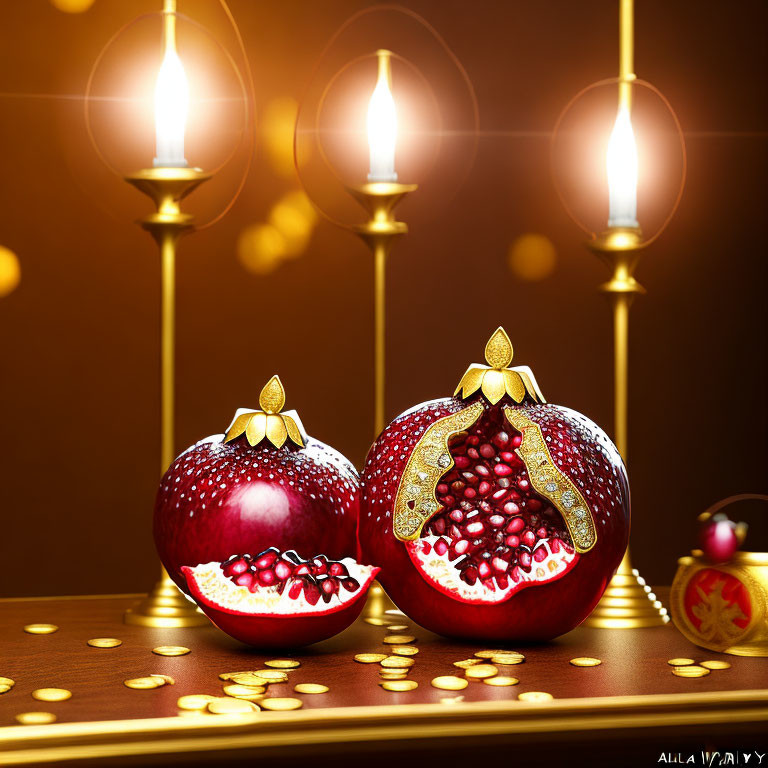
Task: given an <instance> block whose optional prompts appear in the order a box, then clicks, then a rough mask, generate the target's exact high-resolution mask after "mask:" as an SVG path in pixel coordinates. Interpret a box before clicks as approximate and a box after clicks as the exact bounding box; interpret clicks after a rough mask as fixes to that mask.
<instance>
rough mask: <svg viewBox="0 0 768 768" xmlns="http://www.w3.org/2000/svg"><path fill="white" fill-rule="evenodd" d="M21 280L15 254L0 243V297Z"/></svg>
mask: <svg viewBox="0 0 768 768" xmlns="http://www.w3.org/2000/svg"><path fill="white" fill-rule="evenodd" d="M20 282H21V265H20V264H19V259H18V256H16V254H15V253H14V252H13V251H11V250H9V249H8V248H4V247H3V246H2V245H0V297H2V296H7V295H8V294H9V293H12V292H13V291H14V290H15V289H16V286H18V284H19V283H20Z"/></svg>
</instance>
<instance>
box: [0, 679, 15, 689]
mask: <svg viewBox="0 0 768 768" xmlns="http://www.w3.org/2000/svg"><path fill="white" fill-rule="evenodd" d="M0 685H7V686H8V687H10V688H13V686H14V685H16V681H15V680H11V678H10V677H0Z"/></svg>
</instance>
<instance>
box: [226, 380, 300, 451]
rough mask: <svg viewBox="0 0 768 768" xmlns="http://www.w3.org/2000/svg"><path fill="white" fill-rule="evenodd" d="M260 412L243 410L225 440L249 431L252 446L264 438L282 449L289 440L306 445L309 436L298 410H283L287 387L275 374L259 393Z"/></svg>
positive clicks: (236, 415) (249, 441)
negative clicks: (285, 387)
mask: <svg viewBox="0 0 768 768" xmlns="http://www.w3.org/2000/svg"><path fill="white" fill-rule="evenodd" d="M259 405H260V406H261V410H260V411H251V410H246V409H241V410H239V411H238V412H237V413H236V414H235V418H234V421H233V422H232V424H231V425H230V427H229V429H228V430H227V434H226V436H225V438H224V442H225V443H228V442H230V441H231V440H235V439H236V438H238V437H240V435H242V434H245V438H246V440H248V443H249V445H252V446H256V445H258V444H259V443H260V442H261V441H262V440H263V439H264V438H266V439H267V440H269V442H270V443H272V445H274V446H275V448H282V447H283V445H284V444H285V441H286V440H290V441H291V442H293V443H295V444H296V445H298V446H299V447H300V448H303V447H304V444H305V442H306V439H307V436H306V433H305V432H304V427H303V425H302V423H301V419H299V415H298V414H297V413H296V411H286V413H280V411H282V409H283V406H284V405H285V389H284V388H283V383H282V382H281V381H280V377H279V376H273V377H272V378H271V379H270V380H269V381H268V382H267V383H266V384H265V385H264V389H262V390H261V394H260V395H259Z"/></svg>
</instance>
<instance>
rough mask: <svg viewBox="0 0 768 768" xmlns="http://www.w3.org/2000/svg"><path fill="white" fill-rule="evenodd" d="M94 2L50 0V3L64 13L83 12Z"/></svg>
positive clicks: (91, 0) (86, 0) (92, 0)
mask: <svg viewBox="0 0 768 768" xmlns="http://www.w3.org/2000/svg"><path fill="white" fill-rule="evenodd" d="M93 3H94V0H51V5H52V6H53V7H54V8H56V9H57V10H59V11H64V13H83V12H84V11H87V10H88V9H89V8H90V7H91V6H92V5H93Z"/></svg>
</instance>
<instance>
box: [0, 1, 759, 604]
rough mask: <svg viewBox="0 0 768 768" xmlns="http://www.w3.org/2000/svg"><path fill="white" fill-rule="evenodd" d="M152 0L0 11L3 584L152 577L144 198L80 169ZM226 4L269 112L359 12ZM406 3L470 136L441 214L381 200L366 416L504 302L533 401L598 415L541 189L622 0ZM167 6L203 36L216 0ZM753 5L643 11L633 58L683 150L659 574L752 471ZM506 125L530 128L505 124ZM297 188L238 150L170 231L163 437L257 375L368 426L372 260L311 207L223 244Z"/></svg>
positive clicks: (429, 394) (658, 416)
mask: <svg viewBox="0 0 768 768" xmlns="http://www.w3.org/2000/svg"><path fill="white" fill-rule="evenodd" d="M158 5H159V2H158V3H155V2H144V1H143V0H132V1H131V2H124V1H122V0H96V2H95V4H94V5H93V7H92V8H91V9H90V10H88V11H87V12H86V13H83V14H64V13H62V12H60V11H59V10H57V9H55V8H54V7H53V6H52V5H51V4H50V3H49V2H46V1H45V0H27V2H24V3H18V2H12V1H11V0H4V1H3V2H2V3H0V21H1V23H0V30H1V31H0V93H2V94H4V95H3V97H2V99H0V106H1V107H2V119H0V148H1V149H0V152H1V153H2V154H1V155H0V157H2V168H3V174H2V182H0V185H1V186H0V188H1V189H2V209H1V210H0V242H1V243H2V244H4V245H5V246H7V247H9V248H11V249H12V250H13V251H15V252H16V253H17V254H18V255H19V258H20V261H21V265H22V281H21V284H20V286H19V288H18V289H17V290H16V291H15V292H13V293H11V294H10V295H9V296H7V297H5V298H4V299H1V300H0V350H1V353H0V366H1V367H0V383H1V387H2V388H1V390H0V391H1V392H2V418H1V419H0V439H1V440H2V443H1V444H2V451H1V452H0V459H1V460H2V464H1V465H0V467H1V469H0V521H1V524H2V529H1V532H0V542H1V543H2V552H1V553H0V595H34V594H67V593H94V592H122V591H137V590H142V589H145V588H147V587H148V586H149V585H150V583H151V582H152V581H153V578H154V576H155V573H156V567H157V566H156V562H155V560H154V555H153V548H152V543H151V535H150V514H151V507H152V502H153V497H154V492H155V487H156V483H157V480H158V478H157V468H158V418H157V417H158V406H159V398H158V387H157V377H158V367H157V363H158V357H157V356H158V334H157V327H158V318H159V304H158V302H159V281H158V275H159V271H158V259H157V257H156V254H155V251H154V248H153V246H152V243H151V241H150V240H149V238H148V237H147V236H146V235H145V234H144V233H142V232H141V231H140V229H139V228H138V227H136V226H135V225H134V224H132V223H131V222H132V220H133V219H134V218H136V217H137V216H138V215H140V214H141V213H143V212H146V210H147V206H146V205H142V203H143V201H142V200H140V199H139V198H138V195H137V193H132V192H131V191H130V190H128V189H127V188H124V187H125V185H123V184H122V183H120V182H119V181H118V180H116V179H114V180H108V182H106V181H105V180H104V177H103V173H102V174H101V175H100V172H99V171H98V170H97V169H98V161H96V160H95V158H94V156H93V152H92V151H91V150H90V147H89V145H88V142H87V139H86V137H85V134H84V130H83V119H82V99H80V98H78V97H79V96H82V94H83V93H84V89H85V82H86V79H87V76H88V72H89V69H90V67H91V64H92V63H93V61H94V59H95V57H96V56H97V54H98V52H99V50H100V48H101V47H102V45H103V44H104V42H105V40H107V39H108V38H109V36H110V35H111V34H112V33H113V32H114V31H115V30H116V29H117V28H118V27H119V26H120V25H121V24H123V23H124V22H125V21H127V20H129V19H130V18H131V17H132V16H134V15H135V14H137V13H139V12H142V11H145V10H155V8H156V6H158ZM231 5H232V10H233V13H234V14H235V17H236V18H237V20H238V22H239V24H240V26H241V30H242V34H243V37H244V39H245V41H246V44H247V46H248V54H249V59H250V64H251V67H252V69H253V72H254V77H255V80H256V101H257V108H258V109H259V110H263V109H264V108H265V107H266V106H267V105H268V104H269V103H270V101H271V100H273V99H274V98H276V97H281V96H293V97H295V98H299V97H300V95H301V93H302V90H303V87H304V84H305V83H306V80H307V78H308V77H309V74H310V73H311V71H312V68H313V66H314V64H315V62H316V60H317V57H318V56H319V54H320V52H321V51H322V49H323V47H324V45H325V43H326V42H327V40H328V39H329V38H330V37H331V35H332V34H333V33H334V31H335V30H336V29H337V28H338V27H339V25H340V24H342V23H343V21H344V20H345V19H346V18H347V17H348V16H349V15H350V14H352V13H353V12H355V11H356V10H359V9H360V8H363V7H365V6H366V5H367V4H365V3H360V2H345V1H342V0H324V2H322V3H310V2H303V1H302V2H292V3H256V2H247V1H246V0H232V3H231ZM408 7H409V8H412V9H413V10H415V11H417V12H418V13H421V14H422V15H424V16H425V17H427V18H428V19H429V20H430V22H431V23H432V24H434V25H435V27H436V28H437V29H438V30H439V31H440V32H441V34H442V35H443V36H444V37H445V39H446V40H447V42H448V43H449V45H450V46H451V47H452V49H453V50H454V51H455V53H456V54H457V55H458V57H459V58H460V59H461V61H462V62H463V64H464V66H465V67H466V69H467V71H468V73H469V76H470V78H471V80H472V82H473V84H474V87H475V89H476V93H477V99H478V102H479V107H480V125H481V129H482V130H483V131H485V132H488V133H487V134H485V135H483V134H481V136H480V139H479V145H478V154H477V158H476V160H475V163H474V166H473V168H472V170H471V173H470V175H469V177H468V179H467V181H466V183H465V184H464V186H463V187H462V188H461V189H460V190H459V192H458V194H457V195H456V196H455V198H454V199H453V201H452V202H451V203H450V204H447V205H446V209H445V210H444V211H443V212H442V214H441V215H440V216H438V217H434V216H433V217H428V216H426V215H423V214H422V213H420V212H419V211H423V208H422V209H417V208H414V209H413V215H412V216H409V215H408V207H407V206H408V203H407V202H406V204H405V205H404V206H403V208H402V217H403V218H404V219H406V220H408V221H409V224H410V225H411V231H412V233H411V235H409V236H408V238H406V239H405V240H404V241H403V242H402V243H401V244H400V245H399V246H398V248H397V250H396V252H395V254H394V256H393V258H392V260H391V262H390V271H389V277H390V292H389V312H390V314H389V318H390V324H389V348H388V349H389V394H388V412H389V414H390V416H394V415H395V414H397V413H399V412H400V411H402V410H403V409H405V408H406V407H409V406H410V405H412V404H415V403H417V402H420V401H423V400H426V399H430V398H433V397H437V396H442V395H445V394H449V393H450V391H452V389H453V387H454V386H455V384H456V382H457V380H458V377H459V376H460V375H461V373H462V372H463V370H464V368H465V367H466V365H467V364H468V363H469V362H472V361H477V360H478V358H479V355H480V353H481V351H482V346H483V344H484V343H485V340H486V338H487V336H488V334H489V332H490V331H491V330H493V328H495V327H496V326H497V325H498V324H500V323H503V324H504V325H505V326H506V327H507V329H508V330H509V331H510V333H511V335H512V338H513V341H514V343H515V346H516V358H517V359H518V360H519V361H520V362H525V363H529V364H531V365H532V366H533V368H534V370H535V372H536V375H537V378H538V379H539V382H540V383H541V385H542V388H543V389H544V392H545V394H546V395H547V397H548V399H550V400H551V401H553V402H558V403H563V404H566V405H569V406H571V407H573V408H576V409H578V410H580V411H582V412H584V413H585V414H587V415H588V416H590V417H591V418H593V419H595V420H596V421H597V422H598V423H601V424H602V425H604V426H605V427H606V428H608V429H610V426H611V424H610V422H611V358H610V343H611V337H610V323H609V313H608V309H607V307H606V305H605V303H604V301H603V300H602V299H601V298H600V297H599V296H597V294H596V291H595V287H596V286H597V285H598V284H599V283H600V282H602V281H603V280H604V279H605V276H606V273H605V271H604V269H603V268H602V266H601V265H600V264H599V263H598V262H597V261H596V260H595V259H594V257H592V256H591V255H589V254H588V253H587V252H586V251H585V250H584V248H583V247H582V245H581V243H580V241H581V236H580V234H579V232H578V230H577V229H576V227H575V226H574V225H573V224H572V222H571V221H570V220H569V219H568V218H567V216H566V215H565V213H564V212H563V210H562V208H561V206H560V205H559V202H558V200H557V197H556V195H555V192H554V189H553V186H552V183H551V179H550V177H549V171H548V141H547V136H546V133H547V132H548V131H550V130H551V128H552V126H553V125H554V122H555V120H556V118H557V115H558V113H559V111H560V109H561V108H562V106H563V105H564V104H565V103H566V102H567V100H568V99H569V98H570V97H571V96H572V95H573V94H574V93H575V92H576V91H578V90H579V89H580V88H581V87H583V86H584V85H586V84H587V83H589V82H591V81H594V80H597V79H601V78H603V77H610V76H611V75H613V74H614V70H615V62H616V55H617V44H616V33H615V30H616V3H614V2H609V1H608V0H589V1H587V0H582V1H581V2H578V3H574V2H571V1H570V0H562V1H554V0H548V1H547V2H532V1H530V0H515V2H503V3H502V2H472V3H469V2H436V1H435V0H429V1H427V0H424V1H423V2H411V3H408ZM180 8H181V10H182V11H183V12H185V13H188V14H189V15H191V16H194V17H195V18H199V19H200V21H202V22H203V23H205V24H208V25H209V26H210V27H211V29H212V30H213V31H214V33H216V31H217V30H218V29H221V30H225V27H226V25H225V24H224V21H223V17H222V15H221V12H220V9H219V8H218V6H216V4H215V3H213V2H211V3H207V2H203V0H189V2H187V3H185V2H184V0H182V1H181V3H180ZM767 23H768V7H767V6H766V5H765V4H764V3H763V2H759V1H758V0H752V1H748V0H739V1H738V2H731V3H725V2H721V1H714V2H702V1H700V0H697V1H696V2H693V1H689V2H677V3H668V2H662V0H640V2H639V3H638V8H637V40H638V43H637V54H636V69H637V71H638V73H640V74H641V75H642V76H643V77H644V78H645V79H647V80H650V81H652V82H653V83H655V84H656V85H657V86H658V87H660V88H661V89H662V90H663V91H664V93H665V94H666V96H667V97H668V98H669V99H670V101H671V102H672V103H673V104H674V105H675V107H676V109H677V110H678V112H679V115H680V119H681V122H682V125H683V127H684V130H685V131H686V135H687V146H688V152H689V163H690V167H689V181H688V186H687V189H686V192H685V196H684V198H683V201H682V204H681V207H680V209H679V211H678V213H677V216H676V217H675V219H674V220H673V222H672V224H671V226H670V228H669V229H668V231H667V232H666V233H665V234H664V236H663V237H662V239H661V240H660V241H659V242H658V243H657V244H656V245H655V246H654V247H653V248H652V249H651V250H650V251H649V252H648V253H647V254H646V256H645V257H644V261H643V263H642V264H641V266H640V269H639V273H638V277H639V279H640V280H641V282H642V283H643V284H644V285H645V286H646V288H647V289H648V295H647V296H645V297H643V298H641V299H639V300H638V301H637V302H636V304H635V306H634V309H633V313H632V354H631V371H632V373H631V378H632V388H631V395H630V407H631V447H630V457H631V473H630V474H631V480H632V490H633V507H634V519H633V555H634V559H635V561H636V564H637V565H638V567H639V568H640V569H641V571H642V572H643V573H644V575H645V576H646V577H647V578H649V579H650V580H651V581H653V582H656V583H659V582H661V583H663V582H669V581H670V580H671V578H672V575H673V573H674V568H675V559H676V557H677V556H679V555H681V554H683V553H684V552H685V551H686V550H687V549H689V548H690V546H691V545H692V544H693V531H694V522H693V521H694V518H695V516H696V515H697V514H698V513H699V512H701V511H702V510H703V509H705V508H706V507H707V506H708V505H710V504H711V503H713V502H715V501H716V500H718V499H720V498H722V497H724V496H727V495H729V494H733V493H741V492H746V491H752V492H763V493H765V492H767V491H768V482H767V480H766V471H765V467H766V459H768V451H767V450H766V406H765V394H766V390H765V373H766V370H765V369H766V353H765V348H766V344H765V328H766V320H767V319H768V318H767V317H766V315H767V311H766V301H765V298H764V293H765V286H766V278H767V277H768V275H766V266H765V248H764V240H765V226H764V222H763V219H764V210H765V203H766V196H765V179H766V170H767V168H766V165H767V164H766V160H767V159H768V158H767V154H766V147H767V145H766V136H768V124H767V123H768V114H767V112H766V107H765V105H766V86H765V82H766V77H765V75H766V50H768V49H767V47H766V40H765V29H766V24H767ZM221 34H222V35H224V34H225V32H224V31H222V33H221ZM225 42H227V43H229V42H230V41H229V40H226V41H225ZM44 94H48V95H49V96H48V97H45V98H43V97H41V95H44ZM53 95H59V96H62V95H69V96H73V97H74V98H71V99H69V98H68V99H62V98H53V97H52V96H53ZM510 131H512V132H514V131H531V132H539V133H540V134H541V135H539V136H538V137H529V138H517V139H515V138H510V137H507V136H504V135H501V134H504V133H505V132H510ZM294 186H296V182H295V180H289V179H286V178H284V177H282V176H280V175H278V174H277V173H276V172H275V170H274V167H273V165H272V164H270V162H269V160H268V157H267V155H266V153H265V152H263V151H261V148H259V152H258V154H257V156H256V161H255V163H254V165H253V167H252V168H251V171H250V174H249V176H248V178H247V182H246V185H245V188H244V191H243V194H242V196H241V197H240V198H239V200H238V201H237V202H236V204H235V206H234V208H233V210H232V211H231V213H230V214H229V215H228V216H227V217H226V218H225V219H224V220H223V221H222V222H221V223H220V224H218V225H217V226H216V227H213V228H211V229H208V230H206V231H204V232H201V233H199V234H198V235H196V236H195V237H193V238H190V239H189V240H187V241H186V242H185V243H184V245H183V254H182V258H181V259H180V263H179V270H178V286H179V307H178V318H179V334H178V374H179V383H178V417H179V428H178V446H179V447H180V448H181V447H183V446H185V445H187V444H189V443H191V442H192V441H194V440H196V439H198V438H200V437H203V436H205V435H208V434H211V433H214V432H218V431H221V430H222V429H223V428H224V427H226V425H227V424H228V421H229V419H230V417H231V415H232V413H233V412H234V410H235V408H237V407H239V406H251V407H253V406H254V405H255V403H256V400H257V396H258V391H259V389H260V387H261V385H262V384H263V383H264V381H265V380H266V379H267V378H268V377H269V376H270V375H271V374H272V373H274V372H276V371H279V372H280V374H281V376H282V378H283V381H284V382H285V384H286V387H287V389H288V397H289V404H290V406H291V407H297V408H298V409H299V410H300V412H301V415H302V418H303V420H304V423H305V425H306V426H307V428H308V429H309V430H310V432H311V433H312V434H313V435H315V436H316V437H318V438H320V439H322V440H325V441H327V442H330V443H331V444H333V445H334V446H336V447H337V448H339V449H340V450H341V451H343V452H345V453H346V454H347V455H348V456H349V457H350V458H352V459H353V460H354V461H355V462H357V463H358V464H359V463H361V462H362V459H363V457H364V455H365V452H366V450H367V448H368V445H369V443H370V439H371V437H372V435H371V428H370V422H371V419H372V416H371V415H370V414H371V410H372V372H371V347H370V344H371V337H372V315H371V301H370V298H371V280H372V264H371V259H370V258H369V257H368V254H367V253H366V252H365V250H364V249H363V247H362V246H361V245H360V244H359V243H358V242H357V241H356V240H355V239H354V238H353V237H352V236H351V235H350V234H348V233H346V232H344V231H343V230H340V229H336V228H334V227H333V226H331V225H329V224H326V223H321V224H320V225H319V226H318V228H317V229H316V230H315V232H314V234H313V238H312V241H311V243H310V245H309V247H308V249H307V250H306V251H305V252H304V253H303V254H302V255H301V257H300V258H297V259H294V260H291V261H288V262H286V263H284V264H282V265H281V266H280V267H279V268H278V269H276V270H274V271H273V272H271V273H269V274H266V275H255V274H252V273H249V272H248V271H246V270H245V269H244V268H243V266H242V265H241V263H240V262H239V261H238V259H237V256H236V243H237V239H238V235H239V233H240V232H241V230H242V229H243V228H244V227H245V226H247V225H249V224H251V223H253V222H255V221H258V220H263V219H264V218H265V217H266V215H267V212H268V211H269V209H270V206H271V205H272V204H273V203H274V201H275V199H276V198H277V197H278V196H279V195H282V194H283V193H284V192H285V191H286V190H289V189H290V188H292V187H294ZM529 231H534V232H540V233H543V234H545V235H547V236H548V237H549V238H550V239H551V240H552V241H553V242H554V244H555V247H556V249H557V264H556V269H555V270H554V272H553V273H552V274H551V275H550V276H549V277H548V278H547V279H544V280H542V281H539V282H525V281H523V280H521V279H520V278H519V277H517V276H516V275H515V274H513V273H512V272H510V270H509V269H508V267H507V261H506V254H507V249H508V247H509V244H510V242H511V241H512V240H514V238H515V237H517V236H518V235H520V234H521V233H523V232H529ZM746 512H747V513H749V512H750V510H746ZM752 515H753V517H752V518H751V519H752V520H753V523H754V526H753V531H752V536H753V540H752V544H753V547H756V548H763V549H765V548H766V545H768V540H766V529H765V527H764V525H763V526H762V528H761V527H760V526H761V524H760V522H759V521H760V517H761V516H762V517H764V516H765V513H764V511H763V510H760V509H757V508H756V509H755V510H754V511H753V512H752Z"/></svg>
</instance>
